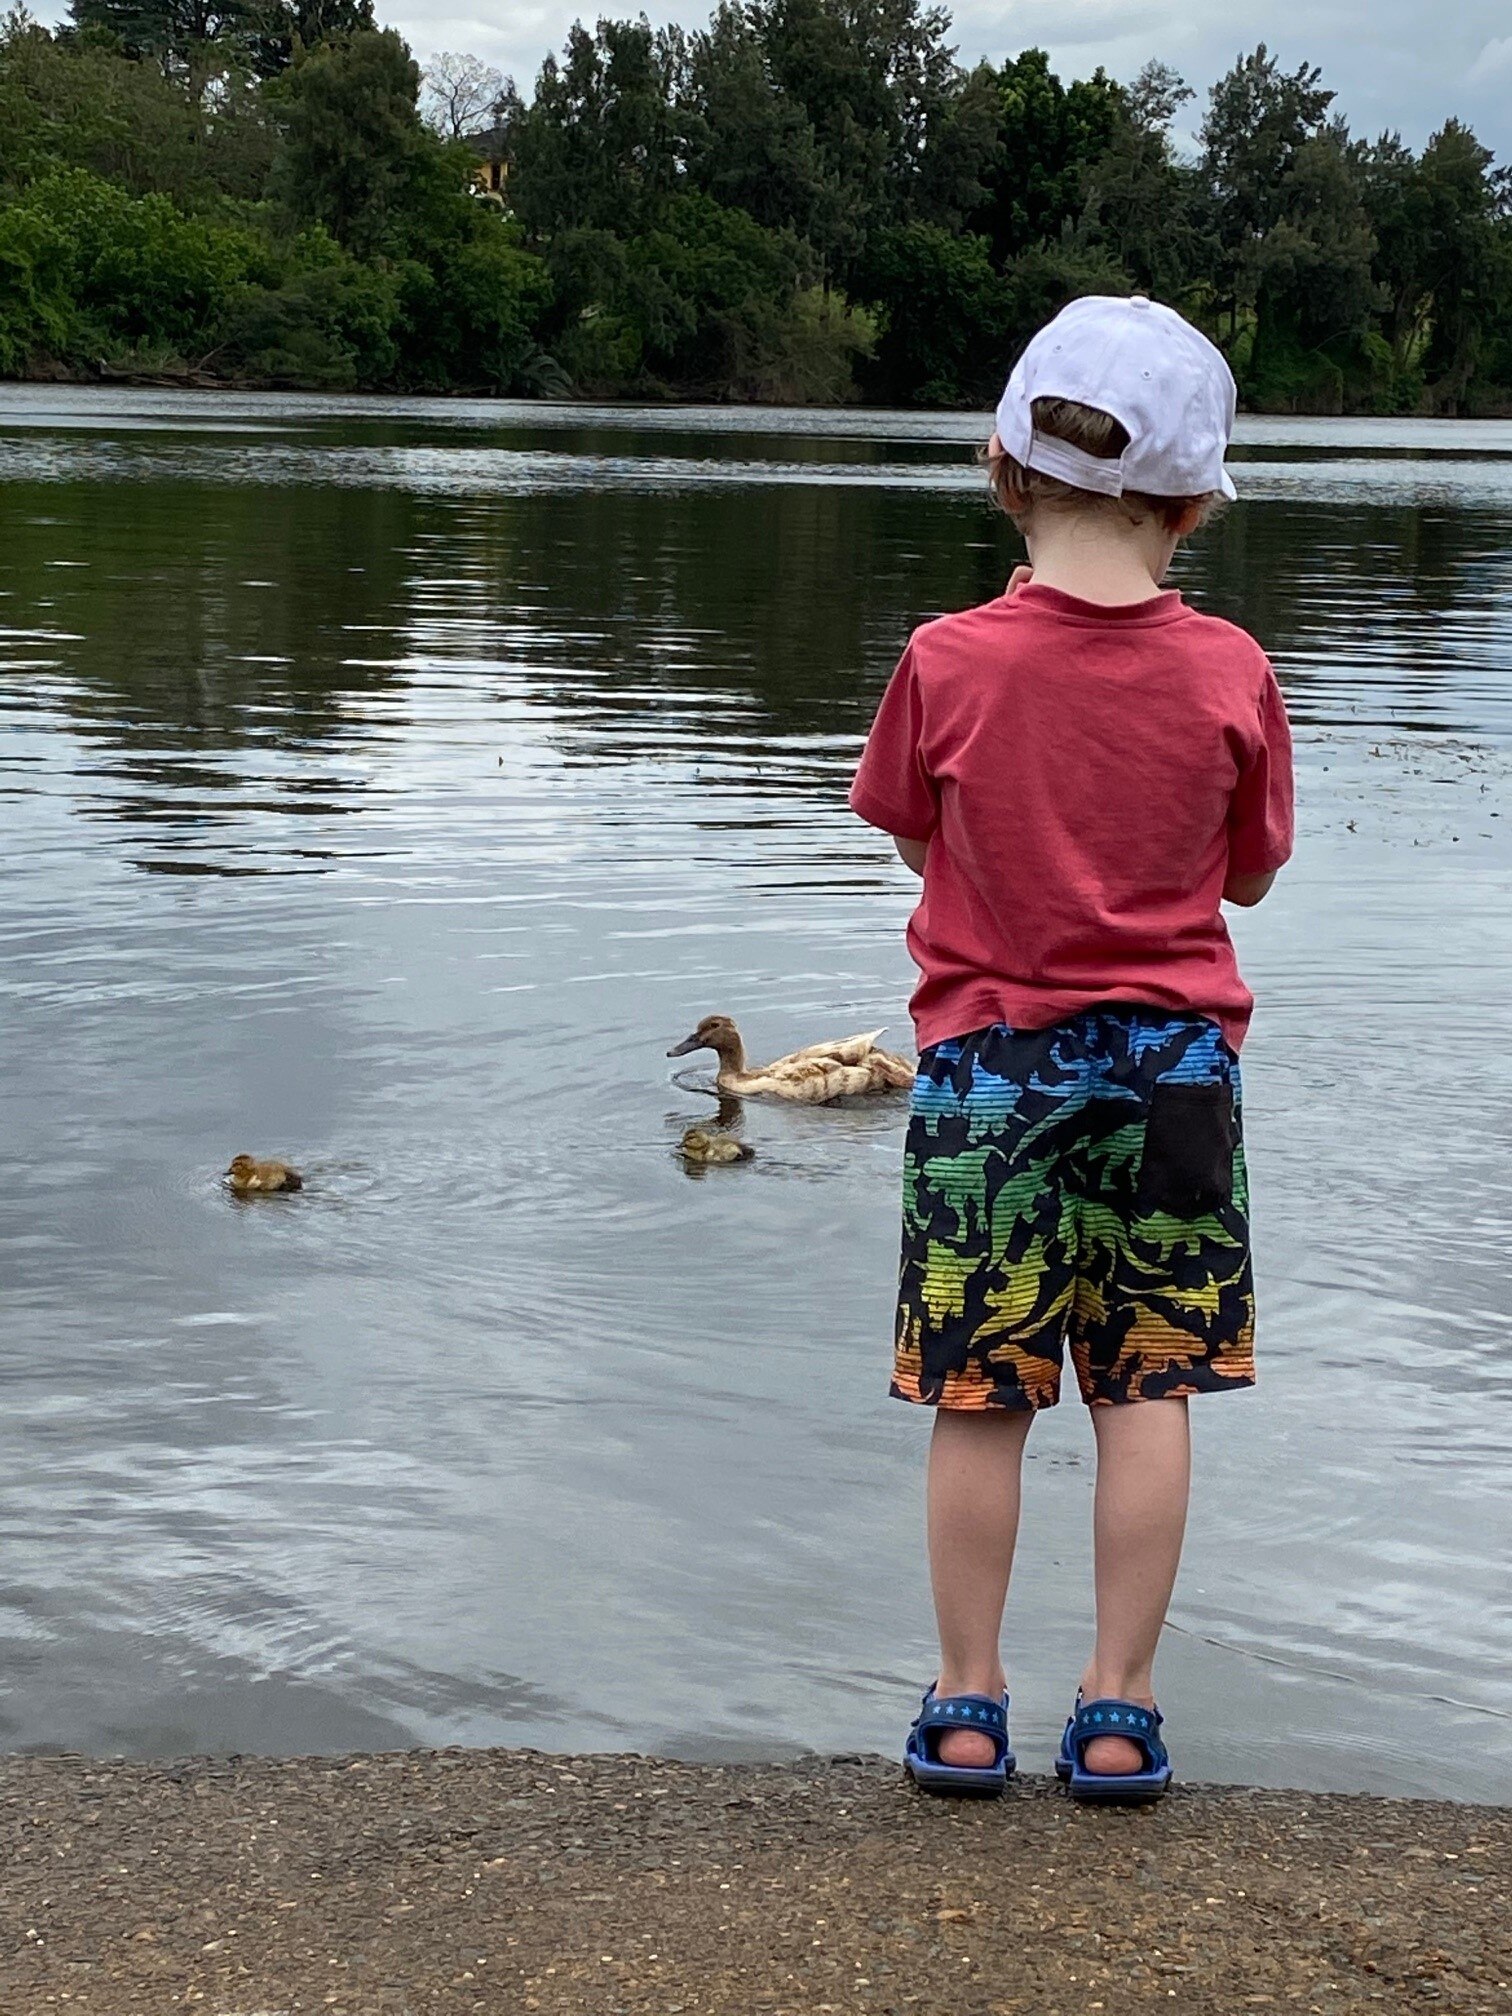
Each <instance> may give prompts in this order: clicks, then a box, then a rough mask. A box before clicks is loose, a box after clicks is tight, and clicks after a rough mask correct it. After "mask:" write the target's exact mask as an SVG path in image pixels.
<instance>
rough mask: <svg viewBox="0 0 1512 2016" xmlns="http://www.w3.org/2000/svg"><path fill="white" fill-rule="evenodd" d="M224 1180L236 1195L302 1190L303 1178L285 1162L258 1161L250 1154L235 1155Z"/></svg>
mask: <svg viewBox="0 0 1512 2016" xmlns="http://www.w3.org/2000/svg"><path fill="white" fill-rule="evenodd" d="M226 1182H227V1184H228V1186H229V1187H230V1189H231V1191H232V1192H233V1194H234V1195H235V1196H237V1197H251V1196H254V1195H256V1196H271V1195H273V1194H275V1193H276V1192H278V1191H280V1190H303V1188H304V1178H303V1176H301V1175H300V1173H299V1171H298V1170H297V1169H291V1168H290V1167H289V1165H288V1163H287V1162H259V1161H257V1160H256V1159H255V1158H254V1157H253V1156H251V1155H235V1156H233V1157H232V1160H231V1167H230V1168H229V1169H228V1170H227V1171H226Z"/></svg>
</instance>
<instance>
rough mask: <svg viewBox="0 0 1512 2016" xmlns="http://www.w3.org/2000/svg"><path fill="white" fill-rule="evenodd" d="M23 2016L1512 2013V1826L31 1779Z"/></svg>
mask: <svg viewBox="0 0 1512 2016" xmlns="http://www.w3.org/2000/svg"><path fill="white" fill-rule="evenodd" d="M0 1829H3V1836H0V1839H3V1870H4V1873H3V1877H0V1922H3V1924H4V1926H5V1938H4V1942H3V1951H0V2010H3V2011H4V2012H5V2016H33V2012H37V2011H42V2010H53V2009H61V2008H65V2007H67V2008H73V2009H79V2010H87V2011H91V2012H94V2016H114V2012H117V2011H135V2010H151V2011H153V2012H165V2011H169V2010H179V2009H195V2010H198V2011H200V2012H202V2016H293V2012H296V2011H298V2012H305V2011H319V2012H322V2016H420V2012H422V2011H424V2012H429V2011H433V2010H436V2011H447V2012H450V2011H464V2010H465V2011H490V2012H492V2011H497V2012H500V2016H516V2012H521V2016H523V2012H531V2011H540V2012H541V2016H568V2012H571V2016H621V2012H623V2016H714V2012H718V2016H748V2012H758V2011H759V2012H762V2016H800V2012H801V2016H850V2012H868V2016H888V2012H893V2011H905V2010H919V2011H926V2012H929V2016H944V2012H947V2011H948V2012H951V2016H1010V2012H1013V2016H1016V2012H1019V2011H1023V2012H1026V2016H1028V2012H1033V2016H1058V2012H1061V2011H1065V2012H1068V2016H1070V2012H1076V2016H1084V2012H1095V2011H1099V2010H1106V2011H1108V2012H1109V2016H1113V2012H1115V2011H1116V2012H1125V2011H1130V2010H1134V2011H1139V2010H1146V2009H1148V2010H1155V2009H1160V2010H1166V2011H1172V2010H1174V2011H1177V2012H1185V2011H1197V2012H1203V2016H1208V2012H1212V2016H1220V2012H1221V2016H1242V2012H1246V2011H1250V2010H1262V2011H1263V2010H1269V2009H1278V2010H1279V2009H1290V2010H1302V2011H1308V2012H1321V2016H1333V2012H1337V2011H1343V2010H1375V2009H1388V2010H1392V2011H1397V2010H1415V2009H1419V2008H1433V2009H1452V2010H1463V2011H1473V2012H1476V2016H1505V2012H1506V2011H1507V2010H1508V2009H1509V2008H1512V1920H1509V1915H1508V1912H1507V1909H1506V1895H1507V1889H1508V1882H1509V1878H1512V1811H1509V1810H1508V1809H1505V1808H1497V1807H1476V1806H1457V1805H1448V1804H1437V1803H1431V1802H1417V1801H1400V1800H1382V1799H1367V1798H1352V1797H1344V1796H1340V1795H1336V1794H1310V1793H1280V1792H1255V1791H1248V1790H1244V1789H1242V1788H1232V1787H1229V1788H1209V1787H1189V1788H1180V1789H1178V1790H1177V1792H1176V1793H1175V1794H1173V1796H1172V1797H1171V1798H1170V1799H1168V1800H1167V1801H1166V1803H1165V1804H1164V1805H1163V1806H1162V1807H1160V1808H1158V1809H1155V1810H1153V1811H1144V1812H1100V1813H1098V1812H1087V1811H1082V1810H1079V1809H1077V1808H1075V1807H1073V1806H1071V1805H1070V1804H1069V1803H1068V1802H1067V1801H1066V1799H1065V1798H1064V1796H1063V1795H1062V1794H1061V1793H1060V1792H1059V1791H1058V1790H1057V1789H1056V1788H1055V1787H1054V1786H1053V1785H1051V1784H1050V1783H1048V1782H1046V1781H1044V1780H1027V1781H1023V1782H1021V1783H1019V1784H1018V1785H1016V1786H1015V1787H1014V1789H1013V1790H1012V1792H1011V1793H1010V1794H1009V1796H1008V1797H1007V1798H1005V1799H1003V1800H1001V1801H998V1802H995V1803H991V1804H947V1803H944V1802H941V1801H935V1800H925V1799H923V1798H921V1797H919V1796H918V1795H917V1794H915V1793H912V1792H911V1791H909V1790H908V1789H907V1788H906V1787H905V1785H904V1784H903V1782H902V1780H901V1777H900V1775H899V1773H898V1771H897V1770H896V1769H895V1768H893V1767H891V1766H889V1765H887V1764H886V1763H884V1762H882V1761H879V1760H876V1759H858V1758H841V1759H834V1760H829V1761H824V1760H813V1761H810V1762H806V1763H803V1764H798V1765H783V1766H773V1767H763V1766H747V1765H739V1766H726V1767H717V1766H709V1765H688V1764H678V1763H667V1762H660V1761H655V1760H651V1759H647V1758H641V1757H605V1756H595V1757H582V1758H570V1757H548V1756H543V1755H540V1754H538V1753H534V1752H528V1751H523V1752H522V1751H515V1752H510V1751H436V1752H407V1753H403V1754H398V1755H387V1756H362V1757H348V1758H316V1759H310V1758H295V1759H267V1758H258V1759H232V1760H230V1761H219V1760H200V1759H196V1760H190V1761H186V1762H181V1763H101V1762H98V1761H95V1760H91V1759H84V1758H73V1757H67V1758H49V1759H40V1758H17V1759H10V1760H7V1761H5V1762H4V1763H3V1764H0Z"/></svg>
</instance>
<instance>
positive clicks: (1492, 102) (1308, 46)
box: [377, 0, 1512, 162]
mask: <svg viewBox="0 0 1512 2016" xmlns="http://www.w3.org/2000/svg"><path fill="white" fill-rule="evenodd" d="M377 7H378V14H379V17H380V19H382V20H384V21H385V22H386V23H387V24H388V25H391V26H393V27H395V28H398V29H399V30H400V32H401V33H402V34H403V35H404V37H405V39H406V40H407V41H408V42H409V44H410V46H411V47H412V48H413V50H414V51H415V54H416V55H417V56H419V57H420V58H421V59H422V60H423V59H424V57H426V56H427V55H429V54H430V53H431V52H432V51H434V50H437V49H456V50H466V51H469V52H471V53H472V54H474V55H477V56H481V57H483V58H485V59H486V60H487V61H488V62H490V63H492V64H494V65H496V66H497V67H498V68H499V69H500V70H503V71H505V72H506V73H507V74H509V75H512V76H513V77H514V78H515V79H516V80H517V82H518V83H519V84H520V85H521V87H522V88H524V87H526V86H528V84H529V82H530V81H531V80H532V79H533V78H534V76H535V73H536V71H537V69H538V68H539V67H540V62H541V58H542V57H543V56H544V55H545V53H546V51H547V50H548V49H556V48H560V46H561V43H562V38H563V36H564V35H565V33H566V31H567V29H568V27H569V26H570V25H571V23H572V22H573V20H574V19H576V18H577V17H578V16H579V15H580V14H581V15H582V16H583V17H584V18H585V19H591V18H593V17H595V16H596V15H597V14H599V13H609V14H635V13H639V12H640V0H618V4H611V0H597V4H594V0H589V4H588V5H586V6H574V5H573V4H572V0H510V4H508V5H507V6H504V5H500V6H498V7H491V6H489V5H487V4H486V0H485V4H481V5H479V7H478V9H477V11H476V12H469V11H459V8H458V0H387V4H386V0H377ZM646 11H647V12H648V13H649V14H650V16H651V18H652V20H653V21H664V20H668V19H671V20H679V21H682V22H683V23H684V24H685V25H687V26H699V25H701V24H702V22H703V21H705V20H706V19H707V18H708V14H709V12H710V7H709V6H707V5H704V4H702V0H691V4H690V0H681V4H672V5H667V4H665V0H663V4H660V5H657V4H651V0H646ZM952 11H953V13H954V17H955V27H954V30H953V35H954V39H955V42H956V44H957V47H958V49H959V52H960V56H961V60H962V61H963V62H966V63H972V62H975V61H976V60H977V58H978V57H981V56H987V57H990V58H992V59H993V60H994V61H1001V59H1002V58H1003V57H1004V56H1011V55H1016V54H1017V53H1018V51H1019V50H1021V49H1027V48H1032V47H1034V46H1036V45H1037V46H1039V47H1041V48H1044V49H1048V50H1049V52H1050V55H1051V58H1052V59H1053V62H1054V67H1055V68H1056V70H1057V71H1058V72H1059V73H1060V75H1061V76H1062V77H1066V78H1070V77H1081V76H1089V75H1090V74H1091V72H1092V71H1093V70H1095V69H1096V68H1097V66H1098V64H1102V65H1103V66H1104V68H1106V69H1107V70H1108V71H1109V73H1110V74H1111V75H1112V76H1114V77H1118V78H1121V79H1128V78H1131V77H1133V76H1134V75H1135V74H1136V73H1137V72H1138V71H1139V70H1140V69H1141V68H1142V66H1143V65H1144V64H1145V63H1146V62H1147V61H1148V60H1149V59H1150V58H1151V57H1152V56H1158V57H1160V58H1161V59H1162V60H1163V61H1164V62H1167V63H1172V64H1174V65H1175V66H1176V68H1177V69H1178V70H1180V71H1181V72H1182V73H1183V74H1184V75H1185V77H1186V79H1187V82H1188V83H1190V84H1193V85H1195V86H1196V87H1197V90H1198V93H1199V100H1200V99H1203V98H1205V97H1206V93H1207V87H1208V85H1209V84H1211V83H1212V82H1213V80H1214V79H1215V78H1217V77H1219V76H1221V75H1222V73H1223V72H1224V71H1225V70H1227V69H1228V68H1229V67H1230V65H1231V64H1232V63H1233V61H1234V59H1235V57H1236V56H1238V55H1239V54H1240V53H1241V52H1244V51H1248V50H1251V49H1253V48H1254V47H1255V44H1256V43H1257V42H1265V43H1267V44H1268V45H1269V47H1270V48H1271V49H1272V50H1273V51H1274V52H1275V53H1276V54H1278V55H1279V56H1280V57H1281V59H1282V61H1283V62H1284V63H1285V64H1286V66H1287V68H1289V69H1294V68H1295V67H1296V66H1297V64H1299V63H1301V62H1303V61H1307V62H1310V63H1317V64H1321V65H1322V68H1323V80H1324V83H1325V84H1327V85H1328V86H1329V87H1330V88H1331V89H1333V90H1334V91H1336V92H1337V93H1338V109H1339V110H1340V111H1342V112H1343V113H1344V114H1345V116H1346V117H1347V118H1348V120H1349V123H1350V126H1351V128H1352V130H1353V131H1355V132H1356V133H1359V134H1362V135H1365V136H1367V137H1370V138H1374V136H1375V135H1376V134H1377V133H1378V132H1380V131H1382V130H1383V129H1387V128H1396V129H1397V130H1399V131H1400V132H1401V134H1402V137H1403V138H1404V139H1405V140H1407V141H1408V142H1409V143H1410V144H1411V145H1413V146H1420V145H1421V144H1422V142H1423V141H1424V140H1426V139H1427V138H1428V136H1429V134H1430V133H1432V132H1434V131H1435V130H1436V129H1437V128H1438V127H1439V126H1441V125H1442V124H1443V122H1444V120H1445V119H1447V118H1449V117H1451V116H1455V117H1458V118H1460V119H1464V120H1466V121H1468V123H1469V124H1470V125H1472V126H1474V128H1475V129H1476V131H1477V132H1478V133H1479V134H1480V136H1481V138H1482V140H1483V141H1484V142H1485V143H1486V145H1487V146H1488V147H1493V148H1495V150H1496V153H1497V155H1498V157H1499V159H1501V160H1502V161H1506V162H1512V8H1509V6H1508V4H1507V0H1178V4H1176V5H1172V4H1171V0H1163V4H1162V0H958V4H957V5H956V6H955V7H954V8H953V10H952Z"/></svg>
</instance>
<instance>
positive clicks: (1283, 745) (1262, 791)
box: [1229, 665, 1293, 875]
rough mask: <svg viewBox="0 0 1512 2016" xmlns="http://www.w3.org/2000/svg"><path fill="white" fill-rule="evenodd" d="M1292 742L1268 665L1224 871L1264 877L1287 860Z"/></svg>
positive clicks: (1235, 800) (1236, 796) (1232, 811)
mask: <svg viewBox="0 0 1512 2016" xmlns="http://www.w3.org/2000/svg"><path fill="white" fill-rule="evenodd" d="M1292 795H1293V788H1292V742H1291V727H1290V724H1289V723H1288V721H1287V718H1286V702H1285V701H1284V700H1283V699H1282V697H1281V688H1280V687H1279V686H1278V685H1277V684H1276V675H1275V673H1274V672H1273V671H1272V670H1271V668H1270V667H1269V665H1267V666H1266V668H1265V683H1264V685H1263V686H1262V688H1261V691H1260V733H1259V740H1258V742H1257V744H1256V746H1255V747H1254V749H1253V750H1252V751H1251V753H1250V756H1249V760H1248V762H1247V764H1246V766H1245V767H1244V769H1242V770H1241V772H1240V775H1239V782H1238V783H1237V784H1236V785H1235V787H1234V795H1233V798H1232V800H1231V801H1230V804H1229V872H1230V874H1234V875H1269V874H1271V873H1272V872H1273V871H1274V870H1275V869H1277V868H1280V867H1282V866H1283V865H1284V864H1285V863H1286V862H1287V861H1289V860H1290V859H1291V851H1292V837H1293V814H1292Z"/></svg>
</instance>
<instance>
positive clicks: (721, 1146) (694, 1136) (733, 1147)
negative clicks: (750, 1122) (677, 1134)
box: [681, 1127, 756, 1168]
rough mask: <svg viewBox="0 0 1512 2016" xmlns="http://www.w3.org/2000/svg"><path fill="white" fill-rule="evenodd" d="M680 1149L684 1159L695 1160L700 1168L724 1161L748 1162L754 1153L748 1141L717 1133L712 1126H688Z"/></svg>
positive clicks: (687, 1160)
mask: <svg viewBox="0 0 1512 2016" xmlns="http://www.w3.org/2000/svg"><path fill="white" fill-rule="evenodd" d="M681 1151H682V1156H683V1160H684V1161H686V1162H696V1163H698V1164H699V1166H700V1167H702V1168H711V1167H713V1166H714V1165H715V1164H717V1163H724V1162H750V1161H752V1160H753V1159H754V1157H755V1154H756V1150H755V1149H754V1148H753V1147H752V1146H751V1145H750V1143H749V1142H748V1141H737V1140H736V1139H735V1137H734V1135H733V1134H717V1133H716V1132H715V1131H714V1129H713V1128H712V1127H690V1128H689V1129H688V1131H687V1133H686V1134H684V1136H683V1137H682V1143H681Z"/></svg>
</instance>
